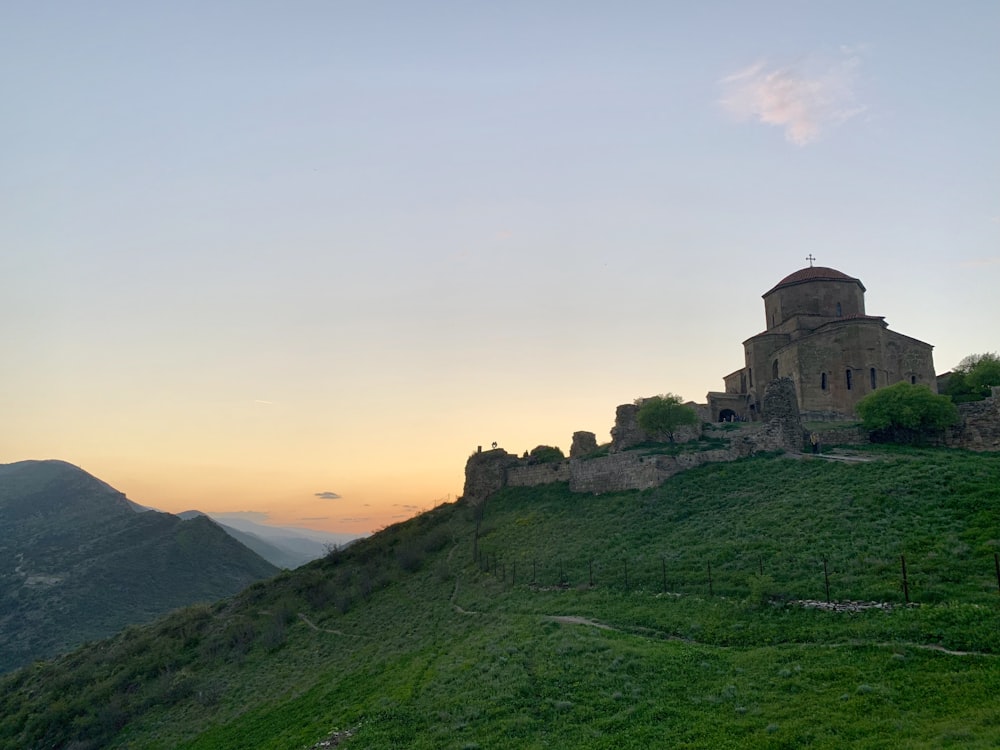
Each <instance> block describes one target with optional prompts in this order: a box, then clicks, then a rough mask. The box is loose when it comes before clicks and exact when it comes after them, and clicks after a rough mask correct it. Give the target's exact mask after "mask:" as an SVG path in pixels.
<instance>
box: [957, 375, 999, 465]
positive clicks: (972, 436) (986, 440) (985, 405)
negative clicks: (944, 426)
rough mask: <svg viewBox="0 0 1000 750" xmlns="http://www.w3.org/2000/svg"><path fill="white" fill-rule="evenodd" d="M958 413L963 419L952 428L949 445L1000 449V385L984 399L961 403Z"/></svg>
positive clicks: (986, 449)
mask: <svg viewBox="0 0 1000 750" xmlns="http://www.w3.org/2000/svg"><path fill="white" fill-rule="evenodd" d="M958 414H959V417H961V421H960V422H959V424H958V425H957V426H956V427H954V428H953V429H952V430H951V433H950V434H949V436H948V438H947V440H946V442H947V443H948V445H952V446H955V447H956V448H966V449H968V450H973V451H997V450H1000V386H996V387H994V388H993V389H992V395H991V396H990V398H988V399H986V400H984V401H972V402H970V403H967V404H959V405H958Z"/></svg>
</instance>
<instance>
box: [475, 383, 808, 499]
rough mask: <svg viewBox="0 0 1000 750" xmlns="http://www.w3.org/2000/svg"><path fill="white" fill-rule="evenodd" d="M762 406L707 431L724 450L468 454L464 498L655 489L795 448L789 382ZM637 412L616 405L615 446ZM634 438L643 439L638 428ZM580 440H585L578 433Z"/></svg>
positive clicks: (772, 387) (796, 425)
mask: <svg viewBox="0 0 1000 750" xmlns="http://www.w3.org/2000/svg"><path fill="white" fill-rule="evenodd" d="M764 407H765V415H766V416H767V417H768V419H767V421H766V422H757V423H751V422H745V423H734V424H733V425H729V426H728V427H727V428H725V429H723V428H722V427H714V426H710V427H709V428H708V431H709V433H710V434H711V436H712V437H723V438H725V439H728V440H729V446H728V447H727V448H724V449H713V450H706V451H688V452H684V453H679V454H678V455H676V456H667V455H661V454H656V453H649V452H644V451H643V450H641V449H640V450H633V451H629V450H625V449H624V448H620V449H619V450H617V451H613V452H610V453H609V454H608V455H607V456H596V457H585V456H583V457H579V458H573V459H570V460H568V461H553V462H550V463H533V462H531V461H530V459H518V458H517V457H516V456H512V455H510V454H509V453H507V452H506V451H504V450H501V449H497V450H492V451H486V452H479V453H474V454H472V456H471V457H470V458H469V461H468V463H467V464H466V467H465V477H466V478H465V496H466V497H467V498H470V499H471V500H472V501H474V502H475V501H481V500H485V499H486V498H487V497H489V495H491V494H492V493H493V492H496V491H497V490H498V489H501V488H502V487H508V486H509V487H534V486H537V485H542V484H550V483H552V482H567V481H568V482H569V488H570V490H571V491H573V492H589V493H604V492H619V491H623V490H643V489H649V488H652V487H658V486H659V485H661V484H663V483H664V482H665V481H666V480H667V479H669V478H670V477H672V476H673V475H674V474H677V473H678V472H681V471H685V470H687V469H691V468H694V467H695V466H701V465H702V464H706V463H717V462H720V461H735V460H737V459H740V458H745V457H746V456H752V455H754V454H755V453H762V452H771V451H778V450H786V451H799V450H801V449H802V445H803V440H804V433H803V431H802V423H801V422H800V421H799V411H798V402H797V400H796V398H795V386H794V385H793V383H792V380H791V378H779V379H778V380H775V381H773V382H771V383H769V384H768V386H767V390H766V391H765V393H764ZM637 410H638V408H637V407H636V406H635V405H634V404H624V405H622V406H619V407H618V412H617V417H618V419H617V420H616V423H615V428H616V429H615V430H612V435H613V436H614V437H615V439H616V440H618V441H619V444H621V441H623V440H624V439H626V438H628V437H629V436H630V435H631V436H632V439H635V437H636V433H635V432H634V431H635V430H636V429H639V428H638V424H637V423H636V422H635V412H636V411H637ZM702 429H703V428H702V426H701V425H699V426H698V427H697V428H696V430H692V432H691V434H690V436H689V437H688V440H693V439H695V438H697V437H700V435H701V433H702ZM587 434H588V435H589V434H590V433H587ZM639 434H641V435H643V436H645V433H644V432H642V431H641V429H640V430H639ZM581 440H585V441H586V442H587V443H588V444H589V442H590V439H589V438H584V437H582V434H581ZM638 442H644V441H637V443H638ZM637 443H633V445H635V444H637Z"/></svg>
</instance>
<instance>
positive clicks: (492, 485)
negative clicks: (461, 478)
mask: <svg viewBox="0 0 1000 750" xmlns="http://www.w3.org/2000/svg"><path fill="white" fill-rule="evenodd" d="M517 462H518V461H517V457H516V456H512V455H511V454H509V453H508V452H507V451H505V450H504V449H503V448H495V449H493V450H491V451H482V450H480V451H477V452H476V453H473V454H472V455H471V456H469V460H468V461H466V462H465V489H464V490H463V492H462V495H463V497H465V499H466V500H468V501H469V502H472V503H480V502H483V501H485V500H486V498H488V497H489V496H490V495H492V494H493V493H494V492H496V491H497V490H499V489H500V488H502V487H504V486H506V484H507V470H508V468H510V467H512V466H516V465H517Z"/></svg>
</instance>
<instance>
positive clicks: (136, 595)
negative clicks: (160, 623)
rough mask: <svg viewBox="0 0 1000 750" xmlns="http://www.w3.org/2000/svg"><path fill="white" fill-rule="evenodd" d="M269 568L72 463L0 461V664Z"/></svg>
mask: <svg viewBox="0 0 1000 750" xmlns="http://www.w3.org/2000/svg"><path fill="white" fill-rule="evenodd" d="M276 572H277V568H276V567H275V566H274V565H272V564H271V563H269V562H267V561H266V560H265V559H263V558H262V557H260V556H259V555H258V554H256V553H255V552H253V551H251V550H250V549H248V548H247V547H246V546H244V545H243V544H240V543H239V542H238V541H236V540H235V539H233V538H232V537H231V536H230V535H228V534H227V533H225V531H224V530H223V529H221V528H220V527H219V526H217V525H216V524H215V523H214V522H212V521H211V520H210V519H208V518H194V519H192V520H190V521H184V520H182V519H180V518H178V517H177V516H174V515H171V514H168V513H159V512H155V511H150V512H143V513H138V512H136V508H135V507H134V504H133V503H132V502H131V501H130V500H128V499H127V498H126V497H125V495H124V494H123V493H121V492H119V491H118V490H116V489H115V488H113V487H111V486H110V485H109V484H107V483H106V482H103V481H101V480H100V479H98V478H96V477H94V476H92V475H90V474H88V473H87V472H85V471H84V470H83V469H80V468H79V467H77V466H74V465H72V464H69V463H66V462H64V461H55V460H47V461H21V462H18V463H12V464H0V672H3V671H8V670H10V669H13V668H16V667H18V666H22V665H24V664H27V663H30V662H31V661H33V660H35V659H40V658H45V657H51V656H54V655H56V654H59V653H61V652H63V651H66V650H68V649H70V648H72V647H74V646H76V645H79V644H80V643H83V642H85V641H88V640H93V639H95V638H103V637H107V636H109V635H112V634H114V633H116V632H118V631H119V630H121V629H122V628H123V627H125V626H126V625H129V624H132V623H141V622H146V621H149V620H152V619H154V618H156V617H157V616H159V615H162V614H164V613H166V612H168V611H170V610H172V609H175V608H177V607H181V606H185V605H188V604H192V603H194V602H199V601H215V600H217V599H220V598H223V597H226V596H230V595H232V594H234V593H236V592H238V591H240V590H242V589H243V588H244V587H246V586H247V585H249V584H250V583H252V582H254V581H257V580H260V579H262V578H267V577H270V576H272V575H274V574H275V573H276Z"/></svg>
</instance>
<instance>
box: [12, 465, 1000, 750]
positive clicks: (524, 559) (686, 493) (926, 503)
mask: <svg viewBox="0 0 1000 750" xmlns="http://www.w3.org/2000/svg"><path fill="white" fill-rule="evenodd" d="M870 457H873V458H875V459H876V460H872V461H868V462H858V463H841V462H830V461H824V460H814V459H801V460H792V459H788V458H780V457H779V458H757V459H749V460H745V461H740V462H736V463H729V464H720V465H713V466H706V467H702V468H700V469H696V470H692V471H690V472H687V473H685V474H681V475H678V476H677V477H674V478H673V479H672V480H671V481H670V482H668V483H667V484H665V485H664V486H663V487H661V488H659V489H656V490H651V491H646V492H628V493H619V494H614V495H605V496H598V497H595V496H586V495H574V494H571V493H569V492H568V490H567V488H566V487H565V486H564V485H550V486H545V487H539V488H531V489H509V490H505V491H503V492H501V493H498V494H497V495H495V496H494V497H492V498H491V499H490V500H489V502H488V503H487V505H486V506H485V509H484V512H483V517H482V521H481V526H480V538H479V539H478V543H474V533H475V528H476V514H477V510H476V509H474V508H471V507H467V506H464V505H462V504H453V505H447V506H442V507H440V508H437V509H435V510H433V511H431V512H429V513H425V514H423V515H421V516H419V517H417V518H415V519H413V520H411V521H408V522H406V523H403V524H399V525H397V526H393V527H390V528H388V529H386V530H385V531H383V532H381V533H380V534H378V535H376V536H374V537H372V538H370V539H368V540H364V541H362V542H359V543H357V544H356V545H354V546H352V547H350V548H348V549H347V550H345V551H343V552H340V553H337V554H335V555H334V556H331V557H330V558H327V559H324V560H321V561H317V562H316V563H314V564H312V565H310V566H306V567H305V568H301V569H299V570H296V571H293V572H291V573H284V574H282V575H280V576H278V577H277V578H275V579H272V580H270V581H267V582H264V583H260V584H255V585H253V586H251V587H250V588H249V589H247V590H246V591H244V592H243V593H242V594H240V595H239V596H237V597H235V598H234V599H232V600H227V601H225V602H221V603H218V604H215V605H205V606H201V607H194V608H189V609H186V610H180V611H178V612H176V613H174V614H173V615H171V616H170V617H168V618H166V619H165V620H162V621H160V622H159V623H157V624H155V625H152V626H148V627H141V628H130V629H129V630H127V631H125V632H124V633H122V634H121V635H119V636H118V637H116V638H115V639H112V640H111V641H106V642H101V643H97V644H93V645H91V646H89V647H86V648H84V649H81V650H80V651H77V652H75V653H74V654H71V655H69V656H67V657H64V658H62V659H59V660H57V661H54V662H49V663H43V664H38V665H36V666H34V667H32V668H29V669H27V670H23V671H21V672H19V673H16V674H14V675H11V676H9V677H7V678H5V679H4V680H3V681H2V682H0V746H2V747H5V748H6V747H10V748H15V747H16V748H42V747H46V748H49V747H58V748H67V749H70V748H71V749H72V750H87V748H97V747H117V748H136V749H139V748H142V749H143V750H146V749H153V748H164V749H166V748H171V749H173V748H191V749H193V748H247V747H253V748H262V749H263V748H274V749H275V750H277V749H279V748H280V749H281V750H287V749H288V748H311V747H313V746H314V745H316V743H319V742H320V741H323V740H330V741H332V742H336V741H339V742H341V745H340V746H343V747H351V748H393V747H399V748H404V747H406V748H409V747H413V748H512V747H517V748H543V747H547V748H558V747H567V748H581V747H583V748H649V747H672V748H727V747H732V748H745V747H759V748H781V747H788V748H799V747H817V748H843V747H857V748H868V747H872V748H874V747H878V748H883V747H900V748H939V747H962V748H969V747H971V748H992V747H997V746H1000V711H997V710H996V695H997V694H998V691H1000V592H998V588H997V579H996V573H995V568H994V557H993V555H994V554H995V553H996V552H998V551H1000V456H995V455H975V454H969V453H963V452H954V451H944V450H906V451H893V452H890V453H886V451H873V452H872V453H871V454H870ZM477 548H478V550H479V553H480V554H479V556H478V559H474V549H477ZM901 555H902V556H905V558H906V561H907V568H908V571H907V573H908V586H909V594H910V598H911V600H912V602H914V603H913V604H912V605H910V606H906V605H905V603H904V593H903V586H902V575H901V574H902V571H901V564H900V556H901ZM824 560H826V564H827V571H828V573H829V579H830V589H831V592H830V593H831V598H832V599H834V600H838V601H843V600H848V599H850V600H865V601H877V602H882V603H886V604H888V605H891V606H887V607H884V608H871V609H865V610H863V611H860V612H854V613H850V612H828V611H820V610H816V609H810V608H806V607H803V606H802V605H801V604H799V603H798V601H799V600H802V599H818V600H822V599H825V579H824V572H823V561H824ZM709 565H711V577H712V582H711V585H710V584H709V574H708V568H709ZM626 569H627V576H628V581H627V583H626ZM762 571H763V573H762ZM591 576H593V585H591ZM664 578H665V579H666V586H664Z"/></svg>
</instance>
